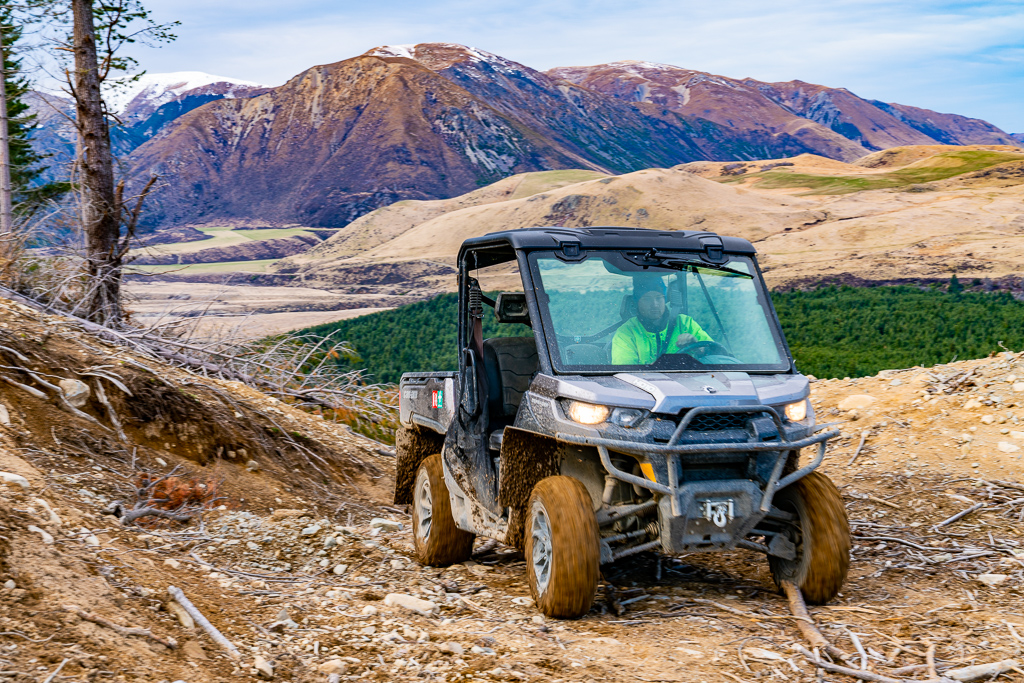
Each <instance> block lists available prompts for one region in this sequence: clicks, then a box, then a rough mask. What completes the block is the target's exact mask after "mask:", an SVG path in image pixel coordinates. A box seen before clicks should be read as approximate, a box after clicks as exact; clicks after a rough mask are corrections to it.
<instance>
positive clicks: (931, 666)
mask: <svg viewBox="0 0 1024 683" xmlns="http://www.w3.org/2000/svg"><path fill="white" fill-rule="evenodd" d="M924 643H925V645H927V646H928V652H927V653H926V654H925V656H924V662H925V665H927V667H928V678H938V677H939V672H938V670H937V669H936V668H935V643H933V642H931V641H930V640H926V641H924Z"/></svg>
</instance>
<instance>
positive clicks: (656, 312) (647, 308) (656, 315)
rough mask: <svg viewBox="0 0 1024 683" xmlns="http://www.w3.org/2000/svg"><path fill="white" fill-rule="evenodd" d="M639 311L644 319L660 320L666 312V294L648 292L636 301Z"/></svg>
mask: <svg viewBox="0 0 1024 683" xmlns="http://www.w3.org/2000/svg"><path fill="white" fill-rule="evenodd" d="M636 308H637V312H638V313H639V314H640V317H641V318H643V319H644V320H652V321H653V320H658V319H660V318H661V316H662V315H664V313H665V295H664V294H662V293H661V292H647V293H645V294H644V295H643V296H642V297H640V300H639V301H637V302H636Z"/></svg>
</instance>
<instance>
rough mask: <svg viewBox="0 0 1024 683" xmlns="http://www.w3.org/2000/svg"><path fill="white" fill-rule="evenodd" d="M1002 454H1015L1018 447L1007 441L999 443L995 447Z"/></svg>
mask: <svg viewBox="0 0 1024 683" xmlns="http://www.w3.org/2000/svg"><path fill="white" fill-rule="evenodd" d="M996 448H998V449H999V450H1000V451H1002V452H1003V453H1016V452H1017V451H1019V450H1020V446H1017V445H1015V444H1012V443H1010V442H1009V441H1000V442H999V444H998V445H997V446H996Z"/></svg>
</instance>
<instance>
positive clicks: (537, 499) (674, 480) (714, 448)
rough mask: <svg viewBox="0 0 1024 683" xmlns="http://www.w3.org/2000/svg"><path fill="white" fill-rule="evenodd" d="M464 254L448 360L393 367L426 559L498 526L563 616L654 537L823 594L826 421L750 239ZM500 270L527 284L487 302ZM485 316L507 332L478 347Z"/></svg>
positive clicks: (833, 514) (406, 476) (836, 500)
mask: <svg viewBox="0 0 1024 683" xmlns="http://www.w3.org/2000/svg"><path fill="white" fill-rule="evenodd" d="M458 265H459V316H458V317H459V319H458V348H459V369H458V371H457V372H410V373H407V374H405V375H403V376H402V380H401V388H400V391H401V398H400V412H401V424H402V428H401V429H400V431H399V433H398V443H397V452H398V463H397V469H398V471H397V476H396V490H395V502H396V503H399V504H411V506H412V517H413V533H414V542H415V548H416V554H417V556H418V559H419V561H420V562H422V563H424V564H428V565H435V566H442V565H448V564H451V563H455V562H461V561H464V560H466V559H468V558H469V556H470V553H471V551H472V546H473V539H474V537H475V536H485V537H488V538H493V539H497V540H498V541H500V542H502V543H505V544H508V545H511V546H514V547H516V548H519V549H521V550H522V551H523V552H524V555H525V558H526V566H527V571H528V573H529V582H530V587H531V589H532V592H533V596H534V598H535V600H536V603H537V605H538V606H539V607H540V609H541V610H542V611H543V612H544V613H545V614H546V615H548V616H552V617H563V618H574V617H579V616H581V615H583V614H585V613H586V612H587V611H588V610H589V609H590V607H591V604H592V602H593V600H594V594H595V592H596V588H597V582H598V577H599V572H600V566H601V565H604V564H607V563H610V562H615V561H616V560H619V559H620V558H623V557H626V556H628V555H633V554H635V553H640V552H644V551H652V550H653V551H661V552H664V553H684V552H685V553H692V552H697V551H721V550H731V549H733V548H746V549H749V550H754V551H758V552H761V553H764V554H765V555H767V557H768V563H769V565H770V567H771V571H772V574H773V576H774V577H775V580H776V581H777V582H781V581H783V580H788V581H792V582H794V583H795V584H796V585H798V586H799V587H800V588H801V589H802V590H803V592H804V596H805V598H806V599H807V600H808V601H810V602H816V603H822V602H827V601H828V600H830V599H831V598H832V597H834V596H835V594H836V593H837V592H838V591H839V589H840V587H841V586H842V583H843V581H844V579H845V577H846V573H847V569H848V566H849V548H850V537H849V527H848V523H847V519H846V513H845V511H844V509H843V504H842V501H841V499H840V496H839V493H838V491H837V490H836V488H835V486H834V485H833V484H832V482H831V481H830V480H829V479H828V478H827V477H825V476H824V475H822V474H820V473H818V472H816V471H815V469H816V468H817V467H818V465H820V464H821V461H822V459H823V457H824V454H825V444H826V441H827V440H828V439H829V438H832V437H834V436H836V432H834V431H830V432H825V433H816V432H817V431H818V430H816V428H815V421H814V413H813V411H812V409H811V406H810V402H809V400H808V394H809V385H808V379H807V378H806V377H805V376H803V375H801V374H800V373H799V372H797V370H796V367H795V366H794V363H793V358H792V356H791V355H790V352H789V349H788V348H787V346H786V341H785V339H784V337H783V334H782V330H781V329H780V327H779V321H778V318H777V317H776V314H775V310H774V308H773V307H772V303H771V300H770V299H769V297H768V292H767V290H766V288H765V284H764V280H763V278H762V275H761V271H760V269H759V268H758V265H757V261H756V260H755V250H754V248H753V247H752V246H751V244H750V243H749V242H748V241H746V240H743V239H737V238H732V237H723V236H719V235H716V234H713V233H707V232H683V231H679V232H659V231H652V230H641V229H635V228H615V227H607V228H588V229H581V230H570V229H564V228H531V229H524V230H515V231H508V232H498V233H493V234H489V235H485V236H483V237H477V238H473V239H470V240H467V241H466V242H465V243H464V244H463V245H462V248H461V250H460V252H459V259H458ZM495 266H502V267H503V268H504V269H505V270H504V272H505V273H506V275H507V276H511V277H515V278H516V279H518V278H521V281H522V291H502V292H501V293H499V294H497V295H495V296H494V298H493V299H492V298H491V297H490V296H488V295H487V294H486V293H485V292H484V291H483V290H482V288H481V286H480V283H479V281H478V278H479V273H480V272H481V269H488V268H493V267H495ZM517 272H518V275H516V273H517ZM509 288H510V289H511V288H513V287H509ZM488 309H493V310H492V311H488ZM485 315H487V316H496V317H497V321H498V323H501V324H502V325H500V326H499V328H504V329H507V330H509V332H508V333H506V334H511V335H514V336H497V337H494V338H490V339H484V338H483V336H484V335H483V325H482V322H483V317H484V316H485ZM506 325H507V326H508V327H507V328H506V327H505V326H506ZM810 447H813V448H810ZM802 448H808V450H809V451H810V452H809V453H808V457H807V458H806V460H807V462H806V463H801V460H800V449H802Z"/></svg>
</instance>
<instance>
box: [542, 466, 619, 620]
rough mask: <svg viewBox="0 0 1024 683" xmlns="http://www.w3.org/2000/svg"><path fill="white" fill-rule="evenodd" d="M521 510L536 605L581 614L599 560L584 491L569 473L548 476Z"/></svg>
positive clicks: (558, 613) (590, 597) (559, 614)
mask: <svg viewBox="0 0 1024 683" xmlns="http://www.w3.org/2000/svg"><path fill="white" fill-rule="evenodd" d="M527 509H528V516H527V520H526V564H527V571H528V573H529V579H530V591H531V592H532V593H533V599H534V601H536V603H537V607H539V608H540V610H541V612H543V613H544V614H545V615H547V616H549V617H555V618H559V619H576V618H577V617H581V616H583V615H584V614H586V613H587V612H588V611H590V606H591V605H592V604H593V603H594V594H595V593H596V592H597V580H598V574H599V571H600V569H599V563H600V559H601V550H600V546H599V545H598V531H597V518H596V517H594V508H593V503H592V501H591V499H590V494H589V493H587V490H586V489H585V488H584V487H583V484H581V483H580V482H579V481H577V480H576V479H573V478H572V477H563V476H554V477H548V478H546V479H542V480H541V481H540V483H538V484H537V486H535V487H534V489H533V494H532V495H531V496H530V502H529V505H528V508H527Z"/></svg>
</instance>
